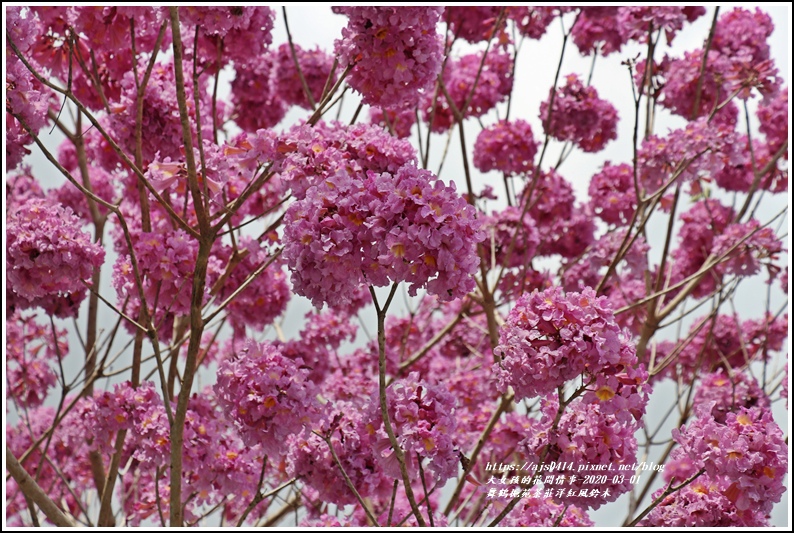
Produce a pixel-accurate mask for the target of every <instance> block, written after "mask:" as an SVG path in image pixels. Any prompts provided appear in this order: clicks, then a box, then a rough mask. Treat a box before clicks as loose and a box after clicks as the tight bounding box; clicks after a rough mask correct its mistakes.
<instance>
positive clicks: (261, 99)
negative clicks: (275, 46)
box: [232, 54, 287, 132]
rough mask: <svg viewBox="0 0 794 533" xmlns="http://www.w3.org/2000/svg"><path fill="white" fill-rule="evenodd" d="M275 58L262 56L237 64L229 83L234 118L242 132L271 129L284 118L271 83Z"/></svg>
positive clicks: (281, 102)
mask: <svg viewBox="0 0 794 533" xmlns="http://www.w3.org/2000/svg"><path fill="white" fill-rule="evenodd" d="M274 69H275V59H274V57H273V55H272V54H262V55H260V56H257V57H256V58H255V59H252V60H251V61H248V62H247V63H246V64H245V65H237V67H236V68H235V72H236V75H235V77H234V79H233V80H232V105H233V109H234V111H233V116H234V120H235V122H236V123H237V125H238V126H240V127H241V128H242V129H243V130H244V131H250V132H253V131H256V130H258V129H263V128H272V127H273V126H275V125H276V124H278V123H279V122H281V119H282V118H284V115H285V114H286V113H287V106H286V104H285V103H284V101H283V100H282V99H281V98H280V95H279V94H278V92H277V89H276V87H275V86H274V83H273V71H274Z"/></svg>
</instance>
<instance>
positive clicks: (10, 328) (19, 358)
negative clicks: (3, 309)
mask: <svg viewBox="0 0 794 533" xmlns="http://www.w3.org/2000/svg"><path fill="white" fill-rule="evenodd" d="M5 324H6V354H7V357H8V361H7V367H6V373H7V376H6V379H7V383H8V395H9V397H10V398H12V399H13V400H14V402H15V403H17V404H18V405H21V406H23V407H38V406H39V405H41V404H42V403H43V402H44V400H45V399H46V398H47V392H48V390H49V389H50V388H52V387H53V386H54V385H55V384H56V382H57V376H56V374H55V370H54V369H53V368H52V366H51V362H53V361H55V360H58V359H61V358H64V357H66V356H67V355H68V354H69V343H68V341H67V339H66V330H62V329H53V328H51V327H49V326H44V325H42V324H39V323H38V322H37V321H36V317H35V316H22V315H21V314H20V313H19V312H15V313H14V314H13V315H9V316H8V319H7V320H6V323H5Z"/></svg>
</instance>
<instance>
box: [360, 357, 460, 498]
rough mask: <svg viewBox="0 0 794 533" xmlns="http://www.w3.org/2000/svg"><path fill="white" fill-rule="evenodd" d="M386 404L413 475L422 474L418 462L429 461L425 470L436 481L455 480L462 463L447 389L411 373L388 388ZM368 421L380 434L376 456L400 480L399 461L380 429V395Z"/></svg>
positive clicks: (387, 470)
mask: <svg viewBox="0 0 794 533" xmlns="http://www.w3.org/2000/svg"><path fill="white" fill-rule="evenodd" d="M386 401H387V403H388V406H389V417H390V418H391V423H392V427H393V428H394V433H395V435H396V436H397V442H398V443H399V444H400V447H401V448H402V449H403V451H404V452H405V459H406V463H407V464H408V466H409V468H410V470H411V471H412V472H413V475H417V474H418V472H419V471H418V469H417V467H418V465H417V463H416V461H417V460H420V461H421V460H423V459H427V460H428V464H427V466H425V469H426V470H427V471H429V472H431V473H432V474H433V475H434V477H435V479H436V480H437V481H441V482H443V481H445V480H447V479H449V478H451V477H455V476H456V475H457V473H458V463H459V459H458V454H457V451H456V449H455V443H454V442H453V437H454V435H455V431H456V427H457V421H456V418H455V398H454V397H453V396H452V395H451V394H450V393H449V392H447V390H446V388H445V387H444V386H442V385H434V384H431V383H427V382H425V381H422V380H420V378H419V374H417V373H416V372H412V373H411V374H410V375H409V376H408V377H406V378H403V379H398V380H395V382H394V383H392V384H391V385H389V387H388V388H387V389H386ZM367 419H368V420H369V424H371V425H372V427H373V428H374V429H376V430H380V431H378V436H379V437H380V440H379V441H377V442H376V443H375V453H376V456H377V458H378V460H379V462H380V463H381V466H382V468H383V469H384V471H385V472H386V473H387V474H388V475H390V476H391V477H393V478H399V477H400V470H399V464H398V463H397V458H396V456H395V455H394V451H393V450H392V449H391V443H390V442H389V439H388V437H387V436H386V432H385V430H383V429H380V428H381V426H382V418H381V411H380V403H379V401H378V396H377V394H373V396H372V401H371V404H370V408H369V411H368V413H367ZM417 457H418V459H417Z"/></svg>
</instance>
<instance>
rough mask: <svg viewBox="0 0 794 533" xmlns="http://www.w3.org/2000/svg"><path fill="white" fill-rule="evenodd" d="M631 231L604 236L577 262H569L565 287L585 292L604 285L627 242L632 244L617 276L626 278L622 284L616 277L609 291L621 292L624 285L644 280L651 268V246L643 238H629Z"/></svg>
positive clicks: (564, 274)
mask: <svg viewBox="0 0 794 533" xmlns="http://www.w3.org/2000/svg"><path fill="white" fill-rule="evenodd" d="M626 233H627V230H626V229H625V228H620V229H617V230H615V231H611V232H609V233H606V234H604V235H603V236H601V237H600V238H599V239H598V240H597V241H595V242H594V243H593V244H592V245H590V246H589V247H588V248H587V250H586V251H585V252H584V254H582V255H580V256H579V257H577V258H576V260H574V261H567V262H566V263H565V264H564V265H563V268H562V275H561V278H562V282H563V287H565V288H566V289H567V290H581V289H583V288H584V287H597V286H598V284H599V283H600V282H601V279H602V278H603V276H604V274H605V273H606V269H607V268H608V267H609V266H610V265H612V263H613V261H614V259H615V256H616V255H617V253H618V252H619V251H620V249H621V247H622V246H624V243H626V244H628V243H629V242H632V240H633V242H632V244H631V246H630V247H629V248H628V250H626V251H625V253H624V254H623V257H622V259H621V260H620V261H619V262H617V263H616V264H615V265H614V267H613V270H614V273H617V274H619V275H622V277H621V278H620V282H615V281H614V278H612V279H610V280H609V281H608V282H607V285H606V286H605V288H612V287H615V290H616V291H619V290H620V289H621V284H622V283H623V282H626V281H628V280H631V279H638V280H643V281H644V274H645V271H646V270H647V269H648V257H647V254H648V252H649V251H650V246H648V243H647V242H646V241H645V237H643V236H642V235H639V236H636V238H634V237H629V238H628V239H627V238H626Z"/></svg>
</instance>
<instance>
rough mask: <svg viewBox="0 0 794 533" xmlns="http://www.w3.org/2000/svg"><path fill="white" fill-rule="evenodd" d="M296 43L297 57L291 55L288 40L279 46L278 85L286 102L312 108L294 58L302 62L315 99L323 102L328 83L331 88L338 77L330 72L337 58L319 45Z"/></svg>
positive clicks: (299, 62) (306, 79) (275, 71)
mask: <svg viewBox="0 0 794 533" xmlns="http://www.w3.org/2000/svg"><path fill="white" fill-rule="evenodd" d="M293 46H295V56H296V57H295V59H293V57H292V50H291V48H290V45H289V44H288V43H284V44H282V45H281V46H279V47H278V51H277V52H276V58H275V60H274V61H275V67H274V72H273V76H274V83H275V89H276V92H277V94H278V96H279V97H280V99H281V100H282V101H284V102H285V103H287V104H289V105H297V106H300V107H303V108H305V109H311V108H312V106H311V105H310V104H309V100H308V98H307V97H306V92H305V91H304V89H303V84H302V83H301V80H300V75H299V74H298V69H297V68H296V67H295V61H296V60H297V61H298V65H300V74H302V75H303V79H304V80H305V81H306V85H307V86H308V88H309V92H310V93H311V95H312V98H313V99H314V102H315V103H319V102H320V97H321V96H322V94H323V89H324V88H325V86H326V84H329V85H328V88H329V89H330V87H331V85H332V84H333V83H334V82H335V81H336V75H334V76H331V68H332V67H333V63H334V61H333V58H332V57H331V56H330V55H329V54H326V53H325V52H323V51H322V50H320V48H315V49H314V50H303V49H302V48H301V47H300V46H298V45H293ZM329 77H330V80H329Z"/></svg>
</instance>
